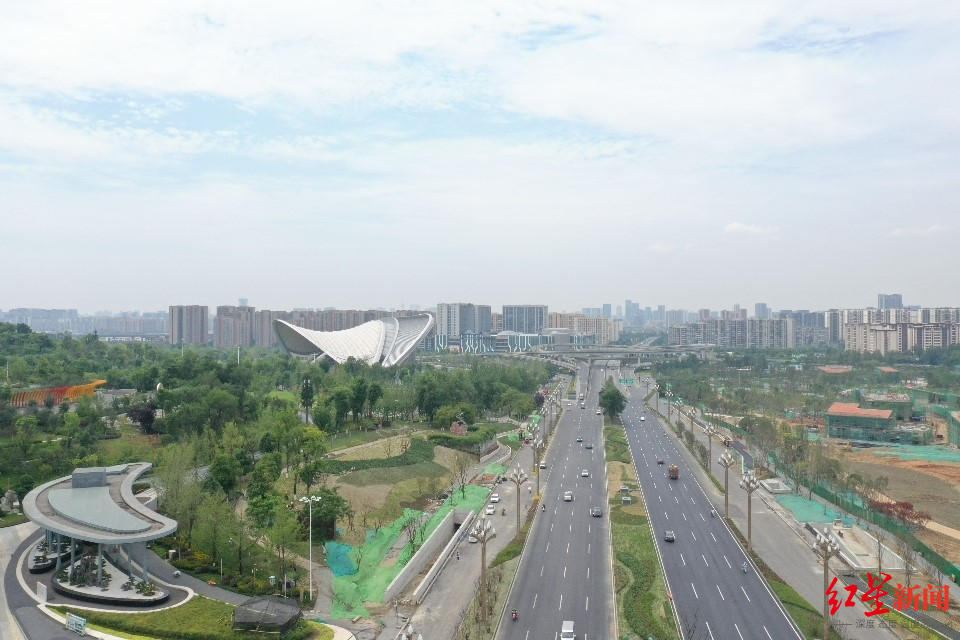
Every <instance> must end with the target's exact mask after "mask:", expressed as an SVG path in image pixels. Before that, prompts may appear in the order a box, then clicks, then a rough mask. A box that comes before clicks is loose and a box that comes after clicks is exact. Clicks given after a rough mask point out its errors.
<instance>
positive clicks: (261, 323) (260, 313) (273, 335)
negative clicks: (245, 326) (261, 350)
mask: <svg viewBox="0 0 960 640" xmlns="http://www.w3.org/2000/svg"><path fill="white" fill-rule="evenodd" d="M274 320H286V321H287V322H291V321H292V314H291V313H290V312H289V311H271V310H269V309H258V310H257V311H255V312H254V314H253V344H255V345H257V346H258V347H275V346H277V345H278V344H279V339H278V338H277V331H276V329H275V328H274V326H273V321H274Z"/></svg>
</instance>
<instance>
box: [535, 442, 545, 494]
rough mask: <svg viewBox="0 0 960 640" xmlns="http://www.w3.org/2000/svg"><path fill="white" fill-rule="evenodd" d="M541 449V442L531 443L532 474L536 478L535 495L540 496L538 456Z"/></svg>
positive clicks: (540, 454)
mask: <svg viewBox="0 0 960 640" xmlns="http://www.w3.org/2000/svg"><path fill="white" fill-rule="evenodd" d="M541 449H543V440H537V441H535V442H534V443H533V473H535V474H536V476H537V495H538V496H539V495H540V456H542V455H543V453H541Z"/></svg>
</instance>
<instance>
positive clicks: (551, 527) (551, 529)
mask: <svg viewBox="0 0 960 640" xmlns="http://www.w3.org/2000/svg"><path fill="white" fill-rule="evenodd" d="M550 531H553V523H552V522H551V523H550Z"/></svg>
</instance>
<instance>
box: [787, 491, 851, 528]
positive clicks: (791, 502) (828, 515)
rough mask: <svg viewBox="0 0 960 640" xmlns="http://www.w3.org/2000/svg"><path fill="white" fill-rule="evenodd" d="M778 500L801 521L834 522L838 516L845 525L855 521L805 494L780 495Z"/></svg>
mask: <svg viewBox="0 0 960 640" xmlns="http://www.w3.org/2000/svg"><path fill="white" fill-rule="evenodd" d="M777 502H779V503H780V504H781V505H782V506H783V507H786V508H787V509H789V510H790V511H791V512H792V513H793V515H794V516H795V517H796V518H797V520H799V521H800V522H820V523H827V522H833V521H834V520H836V519H837V518H840V519H841V520H843V523H844V524H845V525H848V524H849V525H852V524H853V522H854V520H853V518H851V517H850V516H846V515H843V514H841V513H840V512H839V511H837V510H836V509H833V508H831V507H829V506H824V505H823V504H821V503H819V502H815V501H813V500H808V499H807V498H804V497H803V496H797V495H780V496H777Z"/></svg>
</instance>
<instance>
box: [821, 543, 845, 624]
mask: <svg viewBox="0 0 960 640" xmlns="http://www.w3.org/2000/svg"><path fill="white" fill-rule="evenodd" d="M817 550H818V551H820V555H822V556H823V638H824V640H826V639H827V638H829V637H830V636H829V634H830V616H829V615H828V614H829V611H828V610H827V605H828V601H827V588H828V585H827V582H828V579H829V575H830V556H832V555H833V554H835V553H837V551H839V550H840V545H838V544H837V541H836V540H834V538H833V536H832V535H831V534H830V530H829V529H827V527H824V528H823V533H822V534H818V535H817Z"/></svg>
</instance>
